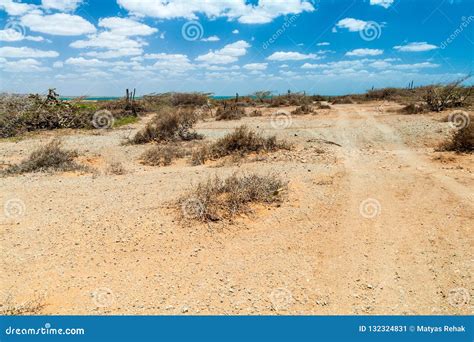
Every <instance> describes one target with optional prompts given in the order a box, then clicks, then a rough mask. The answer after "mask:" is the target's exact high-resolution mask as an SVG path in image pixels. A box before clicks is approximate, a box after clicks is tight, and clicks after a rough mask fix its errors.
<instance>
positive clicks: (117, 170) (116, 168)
mask: <svg viewBox="0 0 474 342" xmlns="http://www.w3.org/2000/svg"><path fill="white" fill-rule="evenodd" d="M125 173H127V171H126V170H125V168H124V167H123V165H122V163H120V162H112V163H110V164H109V165H108V166H107V174H109V175H117V176H120V175H124V174H125Z"/></svg>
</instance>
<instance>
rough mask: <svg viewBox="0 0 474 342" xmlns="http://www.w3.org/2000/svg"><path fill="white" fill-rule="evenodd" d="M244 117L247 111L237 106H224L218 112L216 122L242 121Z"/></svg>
mask: <svg viewBox="0 0 474 342" xmlns="http://www.w3.org/2000/svg"><path fill="white" fill-rule="evenodd" d="M244 116H245V110H244V109H243V108H240V107H238V106H235V105H224V107H219V108H217V112H216V120H240V119H241V118H242V117H244Z"/></svg>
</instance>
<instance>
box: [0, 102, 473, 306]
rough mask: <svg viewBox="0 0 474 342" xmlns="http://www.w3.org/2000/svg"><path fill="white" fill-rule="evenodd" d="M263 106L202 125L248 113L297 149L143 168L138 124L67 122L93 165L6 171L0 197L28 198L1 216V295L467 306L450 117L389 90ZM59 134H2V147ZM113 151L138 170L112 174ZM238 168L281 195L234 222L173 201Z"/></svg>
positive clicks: (469, 186)
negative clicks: (202, 217)
mask: <svg viewBox="0 0 474 342" xmlns="http://www.w3.org/2000/svg"><path fill="white" fill-rule="evenodd" d="M392 106H395V105H393V104H392ZM266 114H268V115H266V116H263V117H257V118H245V119H243V120H241V121H233V122H215V121H207V122H203V123H200V124H199V125H198V130H199V132H200V133H203V134H205V135H206V136H207V137H208V139H210V140H212V139H215V138H216V137H219V136H222V135H224V134H225V133H226V132H228V131H230V130H231V129H232V128H234V127H236V126H238V125H240V124H242V123H245V124H247V125H249V126H251V127H254V128H256V129H260V130H262V131H263V132H265V133H267V134H270V133H271V134H277V136H278V137H281V138H285V139H287V140H289V141H291V142H293V143H294V144H295V149H294V150H293V151H291V152H286V151H283V152H276V153H274V154H270V155H267V156H265V157H263V158H259V159H258V160H248V161H244V162H242V163H241V164H239V165H228V164H225V165H223V166H220V167H217V166H216V165H206V166H199V167H192V166H189V165H186V163H185V162H184V161H178V162H177V163H175V164H173V165H171V166H169V167H162V168H153V167H145V166H142V165H140V164H139V163H138V162H137V158H138V156H139V155H140V153H142V152H143V150H144V149H145V147H143V146H121V145H120V142H121V139H122V138H123V137H124V136H126V135H128V134H130V133H131V132H133V131H134V130H136V129H138V128H139V127H140V125H143V124H140V125H136V126H131V127H129V128H126V129H123V130H118V131H113V132H101V133H100V134H91V133H87V132H86V133H80V134H79V133H77V134H71V133H68V134H65V135H64V136H63V140H64V143H65V144H66V146H68V147H75V148H77V149H79V152H80V153H81V154H82V155H83V156H84V157H83V162H85V163H89V164H91V165H93V166H94V167H96V168H97V169H98V170H99V171H98V172H97V173H96V174H94V175H90V174H86V175H78V174H56V175H42V174H39V175H38V174H36V175H25V176H19V177H9V178H0V186H1V188H2V190H4V191H2V194H1V195H0V196H1V197H0V200H1V201H2V203H6V202H7V201H9V200H11V199H18V200H20V201H21V203H23V205H24V207H23V210H22V214H21V215H15V216H14V217H7V216H5V215H3V216H2V217H1V220H0V224H1V226H0V227H1V235H0V242H1V246H2V254H3V256H4V257H3V258H2V261H1V269H2V275H1V278H0V280H1V288H0V289H1V291H2V292H1V293H2V297H3V298H6V297H7V296H8V295H11V296H12V297H13V298H14V299H15V301H16V302H18V303H21V302H22V301H25V300H28V299H30V298H32V297H35V296H41V298H42V299H43V301H44V304H45V306H44V308H43V309H42V311H41V313H43V314H467V313H472V311H473V305H474V302H473V300H472V299H471V296H472V294H473V293H474V287H473V279H472V266H473V262H474V256H473V255H472V250H473V243H472V242H473V241H472V235H473V234H472V233H473V232H472V228H473V226H474V210H473V203H474V201H473V191H474V181H473V168H474V160H473V158H472V156H470V155H453V154H449V153H440V152H434V150H433V147H434V146H436V143H438V142H439V141H441V140H443V139H444V138H446V135H447V134H448V132H449V127H448V124H447V123H443V122H440V121H439V120H438V119H439V117H435V116H434V115H416V116H403V115H398V114H394V113H390V112H389V111H387V110H386V108H381V107H380V104H364V105H336V106H333V109H331V110H330V111H328V112H324V113H319V114H318V115H306V116H298V117H296V116H293V117H292V120H291V124H289V125H288V126H287V127H285V129H275V127H274V125H272V124H271V118H270V113H266ZM129 129H130V130H131V131H129ZM48 139H50V135H48V134H41V135H38V136H34V137H32V138H29V139H25V140H22V141H20V142H16V143H14V142H0V151H1V155H0V160H2V161H3V162H13V161H16V160H18V159H19V158H21V157H22V156H25V155H27V154H28V153H29V152H30V151H31V150H32V149H33V148H35V147H37V146H39V145H40V144H42V143H44V142H46V141H48ZM325 141H326V142H327V141H331V142H334V143H336V144H338V145H339V146H338V145H334V144H327V143H325ZM109 161H120V162H122V163H123V164H124V166H125V167H126V169H127V171H128V172H127V174H125V175H123V176H110V175H106V174H104V173H103V172H102V171H101V170H103V169H104V167H105V165H106V163H107V162H109ZM235 171H241V172H257V173H269V172H273V173H277V174H279V175H280V176H281V177H282V178H284V179H287V180H288V181H289V191H288V195H287V199H286V201H285V202H284V203H283V204H282V205H281V206H279V207H272V208H260V207H259V208H255V213H254V214H252V215H249V216H245V217H240V218H238V219H237V220H236V222H235V223H234V224H232V225H215V226H214V225H213V226H203V225H192V224H185V225H183V224H182V223H181V222H179V220H177V214H176V210H174V209H173V208H171V206H170V204H169V203H170V201H172V200H174V199H176V198H177V196H178V195H180V194H181V193H183V192H184V191H185V190H186V189H187V188H189V186H190V185H192V184H195V183H196V182H198V181H201V180H203V179H206V178H207V177H209V176H212V175H230V174H231V173H233V172H235Z"/></svg>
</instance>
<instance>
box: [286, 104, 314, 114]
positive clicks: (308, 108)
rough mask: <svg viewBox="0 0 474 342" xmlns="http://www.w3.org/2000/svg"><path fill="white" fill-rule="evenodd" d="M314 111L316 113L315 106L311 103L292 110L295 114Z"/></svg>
mask: <svg viewBox="0 0 474 342" xmlns="http://www.w3.org/2000/svg"><path fill="white" fill-rule="evenodd" d="M312 113H314V111H313V107H311V106H309V105H302V106H300V107H298V108H296V109H295V110H294V111H292V112H291V114H294V115H303V114H312Z"/></svg>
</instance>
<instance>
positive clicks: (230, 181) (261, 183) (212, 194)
mask: <svg viewBox="0 0 474 342" xmlns="http://www.w3.org/2000/svg"><path fill="white" fill-rule="evenodd" d="M286 188H287V183H285V182H283V181H282V180H281V179H280V178H278V177H277V176H275V175H267V176H259V175H255V174H251V175H243V176H239V175H237V174H234V175H232V176H230V177H229V178H226V179H221V178H219V177H217V176H216V177H214V178H209V179H208V180H207V181H205V182H203V183H200V184H198V185H197V186H196V187H195V188H194V189H192V190H191V191H190V192H189V193H188V194H186V196H184V197H182V198H181V199H180V200H179V201H178V203H179V206H180V209H181V210H182V215H183V217H184V218H185V219H195V220H199V221H202V222H212V221H221V220H232V219H233V218H234V217H235V216H236V215H239V214H242V213H248V212H250V211H251V204H266V205H270V204H272V203H278V202H281V201H282V193H283V192H284V190H285V189H286Z"/></svg>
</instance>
